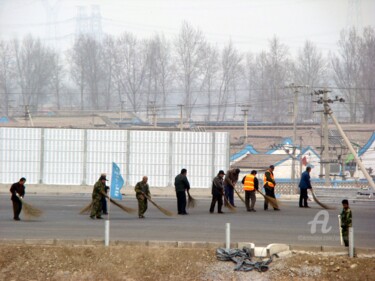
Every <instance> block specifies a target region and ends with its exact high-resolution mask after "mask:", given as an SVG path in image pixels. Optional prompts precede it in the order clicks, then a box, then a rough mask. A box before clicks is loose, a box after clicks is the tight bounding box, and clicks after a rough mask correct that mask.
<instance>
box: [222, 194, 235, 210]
mask: <svg viewBox="0 0 375 281" xmlns="http://www.w3.org/2000/svg"><path fill="white" fill-rule="evenodd" d="M224 202H225V204H224V206H225V207H227V208H228V209H229V211H231V212H237V209H236V208H235V207H233V206H232V204H231V203H230V202H229V201H228V199H227V198H226V197H225V196H224Z"/></svg>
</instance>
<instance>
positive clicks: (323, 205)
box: [311, 188, 335, 210]
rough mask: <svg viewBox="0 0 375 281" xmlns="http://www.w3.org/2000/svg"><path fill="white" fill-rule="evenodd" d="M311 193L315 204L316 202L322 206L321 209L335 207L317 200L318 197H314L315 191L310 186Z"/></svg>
mask: <svg viewBox="0 0 375 281" xmlns="http://www.w3.org/2000/svg"><path fill="white" fill-rule="evenodd" d="M311 194H312V196H313V198H314V201H315V202H316V204H318V205H319V206H320V207H322V208H323V209H327V210H334V209H335V208H332V207H329V206H328V205H326V204H324V203H322V202H320V201H319V200H318V198H317V197H316V195H315V192H314V190H313V189H312V188H311Z"/></svg>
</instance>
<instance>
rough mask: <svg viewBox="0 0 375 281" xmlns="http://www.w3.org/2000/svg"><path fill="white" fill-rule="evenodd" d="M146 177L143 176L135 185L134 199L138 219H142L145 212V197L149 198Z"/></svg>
mask: <svg viewBox="0 0 375 281" xmlns="http://www.w3.org/2000/svg"><path fill="white" fill-rule="evenodd" d="M147 181H148V177H146V176H143V178H142V181H140V182H138V183H137V184H136V185H135V188H134V191H135V197H136V198H137V200H138V216H139V218H140V219H144V218H145V216H144V214H145V212H146V211H147V197H146V196H148V197H151V193H150V188H149V186H148V183H147Z"/></svg>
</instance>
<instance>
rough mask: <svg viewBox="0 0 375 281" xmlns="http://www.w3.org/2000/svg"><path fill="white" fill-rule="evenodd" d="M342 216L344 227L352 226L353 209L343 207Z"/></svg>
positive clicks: (342, 225)
mask: <svg viewBox="0 0 375 281" xmlns="http://www.w3.org/2000/svg"><path fill="white" fill-rule="evenodd" d="M340 216H341V227H342V228H348V227H351V226H352V210H350V208H348V209H346V210H345V209H342V212H341V214H340Z"/></svg>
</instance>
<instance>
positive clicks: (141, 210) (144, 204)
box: [137, 195, 148, 217]
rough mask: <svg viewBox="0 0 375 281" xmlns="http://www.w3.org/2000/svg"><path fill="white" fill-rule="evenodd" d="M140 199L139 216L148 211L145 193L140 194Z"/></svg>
mask: <svg viewBox="0 0 375 281" xmlns="http://www.w3.org/2000/svg"><path fill="white" fill-rule="evenodd" d="M137 200H138V216H140V217H141V216H143V215H144V213H146V211H147V207H148V206H147V198H146V197H144V196H143V195H138V196H137Z"/></svg>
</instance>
